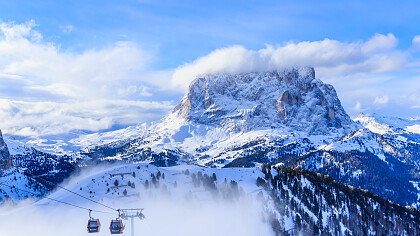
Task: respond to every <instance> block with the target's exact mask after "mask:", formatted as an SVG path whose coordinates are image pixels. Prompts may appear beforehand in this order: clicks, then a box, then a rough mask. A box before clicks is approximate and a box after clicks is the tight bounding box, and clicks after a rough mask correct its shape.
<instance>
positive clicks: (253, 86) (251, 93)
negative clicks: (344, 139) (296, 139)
mask: <svg viewBox="0 0 420 236" xmlns="http://www.w3.org/2000/svg"><path fill="white" fill-rule="evenodd" d="M173 114H175V115H177V116H180V117H182V118H184V119H187V120H190V121H193V122H197V123H201V124H206V125H209V124H210V125H221V126H224V127H225V128H227V129H230V130H233V131H248V130H252V129H255V128H280V129H288V130H291V131H292V132H293V131H306V132H308V133H309V134H327V133H330V132H331V130H333V129H340V128H343V127H346V128H348V127H354V123H353V121H352V120H351V119H350V117H349V116H348V115H347V114H346V112H345V111H344V109H343V107H342V106H341V103H340V100H339V99H338V97H337V94H336V91H335V89H334V88H333V87H332V86H331V85H328V84H324V83H323V82H321V81H320V80H318V79H316V78H315V70H314V69H313V68H311V67H301V68H289V69H285V70H278V71H271V72H262V73H243V74H211V75H205V76H202V77H199V78H197V79H195V80H194V81H193V82H192V84H191V85H190V87H189V90H188V93H187V94H186V95H185V96H184V98H183V99H182V101H181V103H180V104H179V105H178V106H176V107H175V109H174V111H173Z"/></svg>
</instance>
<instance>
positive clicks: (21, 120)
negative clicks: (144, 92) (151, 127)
mask: <svg viewBox="0 0 420 236" xmlns="http://www.w3.org/2000/svg"><path fill="white" fill-rule="evenodd" d="M173 105H174V104H172V103H170V102H146V101H128V100H91V101H72V102H70V101H68V102H53V101H48V102H22V101H11V100H7V99H0V120H1V121H2V124H1V125H2V131H4V133H8V134H14V135H23V136H34V137H37V136H42V135H53V134H60V133H68V132H70V131H72V130H89V131H99V130H104V129H109V128H111V127H112V126H113V125H115V124H136V123H142V122H146V121H149V120H157V119H159V118H160V117H161V115H162V113H167V112H168V111H169V110H170V109H172V108H173ZM139 114H143V115H142V116H139Z"/></svg>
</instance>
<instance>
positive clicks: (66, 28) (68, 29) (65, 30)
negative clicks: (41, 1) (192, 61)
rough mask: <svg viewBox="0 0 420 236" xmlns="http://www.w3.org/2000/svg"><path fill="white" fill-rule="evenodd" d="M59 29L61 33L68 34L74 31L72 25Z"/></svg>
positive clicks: (62, 26)
mask: <svg viewBox="0 0 420 236" xmlns="http://www.w3.org/2000/svg"><path fill="white" fill-rule="evenodd" d="M60 29H61V31H63V33H65V34H69V33H71V32H72V31H73V30H74V26H73V25H60Z"/></svg>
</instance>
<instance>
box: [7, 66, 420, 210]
mask: <svg viewBox="0 0 420 236" xmlns="http://www.w3.org/2000/svg"><path fill="white" fill-rule="evenodd" d="M416 122H417V123H416ZM364 126H365V127H364ZM417 126H418V120H402V119H396V118H392V119H391V118H389V119H388V118H385V117H382V118H378V116H376V118H374V119H373V118H369V117H367V116H359V117H358V118H356V119H355V121H353V120H351V119H350V117H349V116H348V115H347V114H346V112H345V111H344V109H343V107H342V106H341V103H340V100H339V98H338V96H337V94H336V92H335V90H334V88H333V87H332V86H331V85H328V84H324V83H323V82H322V81H320V80H319V79H316V78H315V71H314V69H313V68H308V67H303V68H300V67H295V68H288V69H283V70H278V71H271V72H260V73H243V74H226V73H221V74H209V75H203V76H199V77H198V78H197V79H195V80H194V81H193V82H192V83H191V85H190V87H189V89H188V91H187V93H186V95H185V96H184V97H183V99H182V100H181V102H180V103H179V105H178V106H176V107H175V108H174V110H173V112H172V113H171V114H169V115H168V116H167V117H165V118H163V119H162V120H160V121H159V122H156V123H154V124H150V125H141V126H136V127H129V128H126V129H122V130H118V131H112V132H107V133H102V134H86V135H81V136H79V137H77V138H73V139H72V140H71V143H72V144H73V145H74V146H79V147H82V149H81V151H80V152H76V153H74V154H71V155H60V156H59V157H57V156H54V155H53V156H49V157H48V158H47V159H46V160H49V163H50V164H51V165H48V166H49V167H48V168H46V169H45V170H44V169H42V168H40V170H42V171H40V172H37V174H48V173H52V172H54V171H58V173H64V174H66V175H67V174H69V173H71V172H72V168H71V166H66V165H67V164H68V163H70V164H72V165H73V164H75V165H77V166H79V167H85V166H91V165H96V164H98V163H100V162H107V163H109V162H111V163H115V162H117V163H132V162H138V161H146V162H149V163H151V164H153V165H156V166H174V165H183V164H194V165H201V166H206V167H218V168H223V167H255V166H260V165H261V164H271V165H276V166H283V167H284V166H291V167H302V168H306V169H310V170H313V171H316V172H319V173H323V174H328V175H330V176H331V177H333V178H334V179H336V180H337V181H341V182H343V183H345V184H350V185H353V186H356V187H360V188H364V189H367V190H369V191H372V192H373V193H376V194H378V195H380V196H382V197H386V198H388V199H390V200H392V201H394V202H397V203H399V204H402V205H412V206H417V207H418V206H420V195H418V194H419V193H420V188H419V187H418V186H420V174H419V173H420V171H419V170H420V144H419V142H418V136H416V135H418V133H416V132H417V131H416V130H417ZM372 127H376V128H372ZM378 127H382V128H378ZM384 127H385V128H384ZM386 127H388V128H386ZM378 130H379V131H378ZM384 130H385V131H384ZM12 146H13V147H14V148H13V150H18V151H16V153H15V154H14V155H12V158H13V160H14V163H16V165H17V166H19V167H24V168H26V167H27V166H42V165H43V164H42V161H36V162H31V160H33V158H32V157H35V156H38V157H39V156H41V157H42V156H45V155H47V154H48V153H45V152H39V151H37V150H36V149H33V148H23V149H22V148H21V146H19V145H17V146H16V145H12ZM15 146H16V147H15ZM11 152H12V153H14V152H15V151H11ZM48 155H50V154H48ZM37 160H43V159H42V158H37ZM28 163H30V164H28ZM66 163H67V164H66ZM56 167H57V168H56ZM60 170H67V171H60ZM63 176H65V175H63ZM63 176H61V177H63ZM61 177H60V178H61Z"/></svg>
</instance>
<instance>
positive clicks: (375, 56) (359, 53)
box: [172, 34, 406, 88]
mask: <svg viewBox="0 0 420 236" xmlns="http://www.w3.org/2000/svg"><path fill="white" fill-rule="evenodd" d="M397 44H398V40H397V39H396V37H395V36H394V35H393V34H388V35H382V34H375V36H373V37H372V38H371V39H370V40H368V41H366V42H360V41H357V42H351V43H344V42H340V41H337V40H331V39H324V40H322V41H313V42H308V41H305V42H299V43H294V42H289V43H286V44H285V45H283V46H278V47H274V46H272V45H266V47H265V48H263V49H260V50H258V51H254V50H248V49H246V48H244V47H242V46H232V47H228V48H222V49H217V50H215V51H213V52H211V53H210V54H208V55H207V56H203V57H200V58H198V59H197V60H195V61H194V62H192V63H187V64H185V65H182V66H180V67H179V68H178V69H177V70H176V71H175V72H174V74H173V76H172V83H173V84H174V85H176V86H180V87H182V88H186V87H187V86H188V85H189V83H190V82H191V81H192V80H193V79H194V78H195V77H196V76H197V75H199V74H205V73H214V72H231V73H235V72H250V71H267V70H274V69H278V68H283V67H288V66H295V65H299V66H313V67H315V68H316V70H317V74H318V75H320V76H324V77H328V76H329V77H333V76H346V75H351V74H355V73H380V72H386V71H392V70H396V69H400V68H402V67H403V66H404V65H405V61H406V55H405V54H404V53H402V52H400V51H397V50H396V49H395V47H396V46H397Z"/></svg>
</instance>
